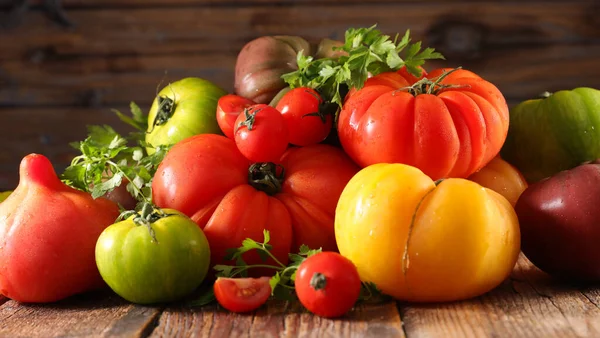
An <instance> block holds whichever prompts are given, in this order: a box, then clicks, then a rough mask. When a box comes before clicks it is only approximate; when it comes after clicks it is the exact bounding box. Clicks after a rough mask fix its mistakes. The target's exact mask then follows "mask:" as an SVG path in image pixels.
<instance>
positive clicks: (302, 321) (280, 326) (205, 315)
mask: <svg viewBox="0 0 600 338" xmlns="http://www.w3.org/2000/svg"><path fill="white" fill-rule="evenodd" d="M299 336H302V337H361V338H362V337H377V338H379V337H404V332H403V330H402V322H401V320H400V316H399V314H398V311H397V308H396V305H395V303H393V302H388V303H385V304H361V305H359V306H357V307H356V308H355V309H353V310H352V311H351V312H350V313H348V314H347V315H346V316H344V317H342V318H338V319H325V318H321V317H318V316H315V315H313V314H311V313H309V312H307V311H306V310H304V309H303V308H302V307H301V306H300V305H299V303H295V302H294V303H283V302H275V301H274V302H268V303H267V304H266V305H265V306H264V307H262V308H261V309H259V310H257V311H256V312H253V313H249V314H234V313H231V312H228V311H226V310H222V309H217V308H216V307H204V308H200V309H186V308H167V309H166V310H165V311H164V312H163V314H162V315H161V317H160V320H159V322H158V326H157V327H156V328H155V329H154V331H153V332H152V335H151V337H215V338H220V337H261V338H262V337H265V338H267V337H299Z"/></svg>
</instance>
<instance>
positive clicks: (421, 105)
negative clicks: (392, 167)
mask: <svg viewBox="0 0 600 338" xmlns="http://www.w3.org/2000/svg"><path fill="white" fill-rule="evenodd" d="M508 119H509V116H508V106H507V105H506V101H505V99H504V97H503V96H502V93H501V92H500V91H499V90H498V88H496V87H495V86H494V85H493V84H491V83H490V82H488V81H486V80H484V79H482V78H481V77H479V76H478V75H476V74H475V73H473V72H470V71H468V70H463V69H457V70H450V69H437V70H434V71H432V72H431V73H429V74H426V75H425V76H424V77H423V78H421V79H417V78H415V77H414V76H412V75H410V74H409V73H408V72H406V70H405V69H404V68H403V69H401V70H400V71H397V72H387V73H382V74H379V75H376V76H374V77H372V78H370V79H369V80H367V81H366V82H365V85H364V87H363V88H362V89H360V90H353V91H351V92H350V93H349V95H348V96H347V99H346V101H345V103H344V106H343V109H342V111H341V112H340V115H339V120H338V135H339V138H340V142H341V144H342V146H343V148H344V150H345V151H346V152H347V153H348V155H350V157H351V158H352V159H353V160H354V161H355V162H356V163H358V164H359V165H360V166H362V167H366V166H368V165H371V164H375V163H384V162H385V163H404V164H408V165H411V166H415V167H417V168H419V169H421V170H422V171H423V172H424V173H425V174H427V175H428V176H430V177H431V178H433V179H434V180H435V179H440V178H448V177H460V178H466V177H468V176H469V175H471V174H472V173H474V172H476V171H477V170H479V169H481V168H482V167H483V166H485V165H486V164H487V163H488V162H489V161H491V159H492V158H494V157H495V156H496V155H497V154H498V152H499V151H500V148H501V147H502V144H503V143H504V140H505V138H506V134H507V130H508Z"/></svg>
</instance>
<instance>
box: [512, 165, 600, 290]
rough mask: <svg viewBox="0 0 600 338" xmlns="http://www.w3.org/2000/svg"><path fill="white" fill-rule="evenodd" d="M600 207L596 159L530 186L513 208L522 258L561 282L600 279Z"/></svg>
mask: <svg viewBox="0 0 600 338" xmlns="http://www.w3.org/2000/svg"><path fill="white" fill-rule="evenodd" d="M598 203H600V162H599V161H595V162H592V163H586V164H582V165H580V166H577V167H575V168H573V169H570V170H564V171H561V172H559V173H557V174H554V175H553V176H550V177H549V178H545V179H542V180H540V181H537V182H535V183H532V184H531V185H530V186H529V187H528V188H527V189H526V190H525V192H523V194H522V195H521V197H520V198H519V200H518V201H517V205H516V206H515V211H516V213H517V215H518V216H519V223H520V226H521V233H522V242H523V246H522V249H523V253H524V254H525V256H527V258H528V259H529V260H531V262H532V263H533V264H534V265H535V266H537V267H538V268H540V269H541V270H543V271H545V272H546V273H548V274H550V275H552V276H555V277H558V278H560V279H563V280H571V281H585V282H597V281H600V266H599V265H598V260H599V259H600V246H598V240H599V239H600V227H598V224H600V210H599V209H598Z"/></svg>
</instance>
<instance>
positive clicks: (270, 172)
mask: <svg viewBox="0 0 600 338" xmlns="http://www.w3.org/2000/svg"><path fill="white" fill-rule="evenodd" d="M278 168H280V169H281V170H279V173H278V170H277V169H278ZM283 177H284V168H283V167H282V166H281V165H278V164H275V163H272V162H257V163H254V164H252V165H251V166H250V168H248V183H249V184H250V185H251V186H253V187H254V188H256V189H258V190H260V191H264V192H266V193H267V194H268V195H270V196H272V195H275V194H277V193H278V192H280V191H281V185H282V184H283Z"/></svg>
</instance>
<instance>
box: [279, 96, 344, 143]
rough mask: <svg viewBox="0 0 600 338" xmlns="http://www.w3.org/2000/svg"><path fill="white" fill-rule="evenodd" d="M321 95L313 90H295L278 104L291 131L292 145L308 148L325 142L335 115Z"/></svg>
mask: <svg viewBox="0 0 600 338" xmlns="http://www.w3.org/2000/svg"><path fill="white" fill-rule="evenodd" d="M325 107H326V105H324V104H323V99H322V98H321V95H319V93H317V92H316V91H315V90H314V89H311V88H304V87H299V88H294V89H292V90H290V91H289V92H287V93H286V94H285V95H284V96H283V97H282V98H281V100H279V102H278V103H277V110H279V111H280V112H281V115H283V117H284V119H285V122H286V124H287V129H288V131H289V139H290V143H291V144H293V145H297V146H307V145H311V144H316V143H319V142H321V141H323V140H324V139H325V138H326V137H327V135H329V132H330V131H331V126H332V121H333V115H332V114H331V113H328V112H327V111H325V110H326V108H325Z"/></svg>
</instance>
